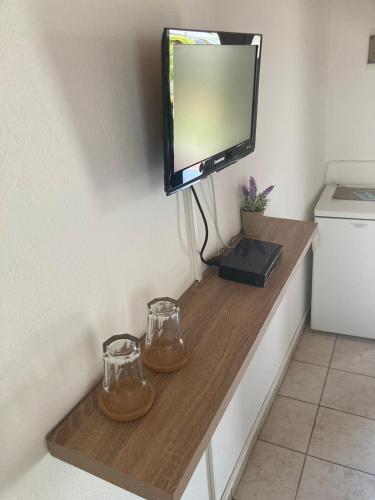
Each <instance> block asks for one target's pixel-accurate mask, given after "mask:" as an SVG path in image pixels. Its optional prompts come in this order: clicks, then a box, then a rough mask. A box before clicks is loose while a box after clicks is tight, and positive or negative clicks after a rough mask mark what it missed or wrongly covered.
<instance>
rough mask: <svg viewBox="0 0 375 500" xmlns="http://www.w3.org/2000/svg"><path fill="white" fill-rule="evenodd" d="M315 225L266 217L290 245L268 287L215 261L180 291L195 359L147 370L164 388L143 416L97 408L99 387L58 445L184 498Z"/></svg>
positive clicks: (108, 473)
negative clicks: (111, 415) (231, 274)
mask: <svg viewBox="0 0 375 500" xmlns="http://www.w3.org/2000/svg"><path fill="white" fill-rule="evenodd" d="M315 227H316V226H315V224H314V223H313V222H304V221H294V220H289V219H276V218H271V217H267V218H266V224H265V227H264V230H263V232H262V234H261V236H260V237H259V238H258V239H263V240H266V241H272V242H275V243H281V244H282V245H283V247H284V252H283V255H282V257H281V259H280V261H279V263H278V265H277V267H276V269H275V271H274V273H273V275H272V276H271V278H270V281H269V283H268V285H267V287H266V288H255V287H252V286H249V285H245V284H241V283H236V282H232V281H226V280H223V279H221V278H219V277H218V276H217V270H216V269H208V270H207V271H206V272H205V273H204V277H203V280H202V281H201V282H196V283H194V284H193V285H192V286H191V287H190V288H189V289H188V290H187V291H186V292H185V293H184V294H183V296H182V297H181V298H180V304H181V314H182V327H183V331H184V334H185V338H186V342H187V345H188V348H189V351H190V359H189V362H188V364H187V365H186V366H185V367H184V368H183V369H182V370H180V371H179V372H176V373H172V374H155V373H151V372H149V371H146V372H147V374H148V376H149V378H150V380H151V381H152V383H153V385H154V387H155V389H156V398H155V403H154V406H153V407H152V409H151V411H150V412H149V413H148V414H147V415H146V416H145V417H143V418H141V419H139V420H137V421H134V422H129V423H117V422H113V421H110V420H108V419H106V418H105V417H104V416H103V415H102V414H101V413H100V411H99V409H98V404H97V390H98V387H96V388H94V389H93V390H92V391H91V392H90V393H89V394H88V395H87V396H86V397H85V398H84V399H83V400H82V401H81V402H80V403H79V404H78V405H77V406H76V407H75V408H74V409H73V410H72V411H71V413H70V414H69V415H67V416H66V417H65V419H64V420H63V421H62V422H61V423H60V424H59V425H58V426H57V427H56V428H55V429H54V430H53V431H52V432H51V433H50V434H49V435H48V437H47V443H48V448H49V450H50V452H51V454H52V455H54V456H55V457H58V458H60V459H61V460H64V461H65V462H68V463H70V464H72V465H75V466H77V467H79V468H81V469H84V470H86V471H88V472H90V473H92V474H95V475H96V476H99V477H101V478H103V479H105V480H107V481H109V482H111V483H113V484H116V485H117V486H120V487H122V488H124V489H127V490H129V491H132V492H133V493H136V494H138V495H140V496H142V497H145V498H147V499H152V500H154V499H155V500H164V499H166V500H171V499H178V498H180V496H181V495H182V493H183V491H184V489H185V487H186V485H187V484H188V482H189V480H190V477H191V475H192V474H193V472H194V469H195V467H196V466H197V464H198V462H199V460H200V458H201V456H202V454H203V453H204V450H205V448H206V447H207V444H208V442H209V440H210V438H211V436H212V434H213V432H214V430H215V428H216V426H217V424H218V423H219V421H220V418H221V417H222V415H223V413H224V411H225V408H226V407H227V405H228V403H229V401H230V399H231V397H232V395H233V393H234V391H235V390H236V387H237V386H238V384H239V382H240V380H241V377H242V375H243V373H244V371H245V370H246V367H247V366H248V364H249V362H250V360H251V358H252V356H253V354H254V352H255V349H256V347H257V345H258V344H259V342H260V340H261V338H262V335H263V333H264V332H265V330H266V327H267V325H268V323H269V321H270V320H271V318H272V316H273V313H274V312H275V310H276V309H277V306H278V304H279V302H280V300H281V298H282V296H283V293H284V291H285V289H286V287H287V283H288V281H289V280H290V279H291V277H292V275H293V271H294V270H295V268H296V267H297V265H298V263H299V262H300V261H301V260H302V258H303V257H304V256H305V254H306V252H307V250H308V248H309V246H310V244H311V241H312V238H313V236H314V233H315ZM99 347H100V346H98V349H99ZM254 383H256V381H254Z"/></svg>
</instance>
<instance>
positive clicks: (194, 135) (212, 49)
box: [162, 28, 262, 194]
mask: <svg viewBox="0 0 375 500" xmlns="http://www.w3.org/2000/svg"><path fill="white" fill-rule="evenodd" d="M261 45H262V35H259V34H249V33H229V32H222V31H198V30H187V29H174V28H165V29H164V33H163V38H162V79H163V110H164V172H165V175H164V185H165V191H166V193H167V194H172V193H174V192H176V191H178V190H180V189H183V188H185V187H186V186H189V185H190V184H192V183H194V182H196V181H198V180H199V179H202V178H204V177H206V176H207V175H209V174H211V173H213V172H217V171H218V170H221V169H223V168H225V167H227V166H228V165H230V164H232V163H235V162H236V161H238V160H239V159H241V158H243V157H244V156H246V155H248V154H249V153H251V152H252V151H254V148H255V129H256V117H257V102H258V85H259V69H260V56H261Z"/></svg>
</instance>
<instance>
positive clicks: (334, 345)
mask: <svg viewBox="0 0 375 500" xmlns="http://www.w3.org/2000/svg"><path fill="white" fill-rule="evenodd" d="M336 342H337V335H336V336H335V342H334V344H333V348H332V352H331V357H330V359H329V364H328V369H327V372H326V376H325V378H324V384H323V388H322V392H321V393H320V398H319V403H318V407H317V409H316V413H315V418H314V423H313V425H312V428H311V432H310V438H309V442H308V443H307V448H306V453H305V457H304V460H303V464H302V469H301V473H300V476H299V480H298V484H297V489H296V494H295V495H294V500H296V499H297V495H298V490H299V488H300V486H301V481H302V476H303V471H304V470H305V465H306V459H307V454H308V452H309V448H310V444H311V440H312V436H313V432H314V429H315V425H316V421H317V418H318V413H319V408H320V403H321V401H322V397H323V392H324V389H325V386H326V383H327V379H328V373H329V369H330V366H331V362H332V358H333V353H334V352H335V347H336Z"/></svg>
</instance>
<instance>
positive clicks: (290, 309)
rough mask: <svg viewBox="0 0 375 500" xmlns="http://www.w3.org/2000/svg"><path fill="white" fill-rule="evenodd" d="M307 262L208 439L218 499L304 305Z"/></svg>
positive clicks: (302, 313)
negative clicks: (209, 439) (210, 446)
mask: <svg viewBox="0 0 375 500" xmlns="http://www.w3.org/2000/svg"><path fill="white" fill-rule="evenodd" d="M306 266H307V262H306V259H305V263H304V265H301V266H300V267H299V269H298V270H297V272H296V274H295V275H294V277H293V278H292V281H291V283H290V285H289V288H288V290H287V292H286V294H285V295H284V297H283V299H282V301H281V303H280V305H279V307H278V309H277V311H276V313H275V315H274V316H273V318H272V320H271V322H270V324H269V326H268V328H267V330H266V333H265V334H264V337H263V339H262V341H261V342H260V344H259V346H258V348H257V350H256V352H255V354H254V357H253V358H252V360H251V361H250V365H249V366H248V368H247V370H246V372H245V375H244V377H243V379H242V381H241V382H240V385H239V386H238V388H237V390H236V392H235V394H234V396H233V398H232V400H231V402H230V403H229V406H228V408H227V410H226V412H225V414H224V416H223V418H222V419H221V421H220V423H219V425H218V427H217V429H216V431H215V433H214V435H213V437H212V441H211V445H212V470H213V479H214V490H215V498H216V500H218V499H220V498H221V496H222V494H223V493H224V490H225V487H226V485H227V483H228V481H229V478H230V476H231V474H232V471H233V469H234V467H235V465H236V463H237V460H238V458H239V456H240V453H241V451H242V448H243V447H244V444H245V442H246V439H247V437H248V435H249V433H250V431H251V429H252V426H253V424H254V422H255V420H256V418H257V415H258V413H259V411H260V409H261V407H262V404H263V402H264V400H265V398H266V396H267V393H268V391H269V389H270V388H271V385H272V383H273V381H274V379H275V377H276V374H277V372H278V370H279V368H280V366H281V364H282V362H283V360H284V357H285V355H286V353H287V350H288V347H289V345H290V342H291V340H292V337H293V335H294V333H295V332H296V330H297V328H298V326H299V324H300V321H301V319H302V318H303V315H304V313H305V310H306V308H307V302H308V301H307V287H308V280H307V271H308V269H307V267H306Z"/></svg>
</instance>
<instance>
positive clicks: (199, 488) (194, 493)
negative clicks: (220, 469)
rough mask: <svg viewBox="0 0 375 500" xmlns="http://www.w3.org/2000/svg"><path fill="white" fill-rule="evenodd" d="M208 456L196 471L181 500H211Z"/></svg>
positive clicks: (202, 460) (204, 456)
mask: <svg viewBox="0 0 375 500" xmlns="http://www.w3.org/2000/svg"><path fill="white" fill-rule="evenodd" d="M208 485H209V482H208V471H207V463H206V454H204V455H203V457H202V458H201V460H200V462H199V464H198V465H197V468H196V469H195V471H194V474H193V476H192V478H191V479H190V481H189V484H188V485H187V487H186V490H185V491H184V493H183V495H182V497H181V500H210V495H209V486H208Z"/></svg>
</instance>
